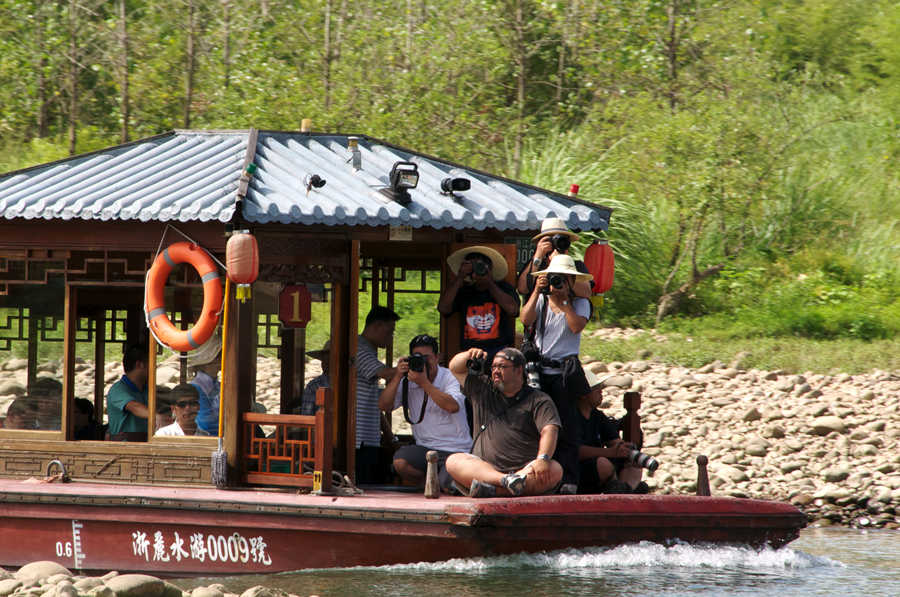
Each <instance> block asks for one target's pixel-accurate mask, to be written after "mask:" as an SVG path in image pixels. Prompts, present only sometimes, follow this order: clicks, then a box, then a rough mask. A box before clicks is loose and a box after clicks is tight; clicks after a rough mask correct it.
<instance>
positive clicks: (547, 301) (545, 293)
mask: <svg viewBox="0 0 900 597" xmlns="http://www.w3.org/2000/svg"><path fill="white" fill-rule="evenodd" d="M532 275H533V276H535V277H536V278H537V280H536V282H535V286H534V291H533V292H532V293H531V296H529V297H528V301H527V302H526V303H525V306H524V307H523V308H522V315H521V317H520V319H521V320H522V323H523V324H524V325H525V328H526V329H527V330H530V332H531V333H530V334H528V335H527V336H528V337H529V338H530V343H532V344H533V346H534V348H535V349H536V350H527V351H525V352H528V353H534V354H528V355H527V356H528V357H529V358H530V359H532V361H535V360H537V359H538V358H539V359H540V361H539V362H537V363H536V364H537V365H538V366H539V371H540V387H541V389H542V390H543V391H544V392H546V393H547V394H549V395H550V397H551V398H552V399H553V403H554V404H555V405H556V409H557V410H558V411H559V418H560V420H561V421H562V428H561V429H560V433H559V441H558V442H557V445H556V454H555V455H554V459H555V460H557V461H558V462H559V463H560V464H561V465H562V467H563V485H562V487H561V488H560V491H562V492H565V493H574V492H575V490H576V488H577V485H578V436H579V429H580V426H579V421H578V418H577V415H578V410H577V404H578V399H579V398H580V397H581V396H583V395H584V394H587V393H589V392H590V387H589V386H588V384H587V380H586V379H585V376H584V371H583V370H582V368H581V362H580V361H579V360H578V352H579V350H580V349H581V331H582V330H583V329H584V326H585V325H586V324H587V322H588V318H589V317H590V313H591V307H590V303H589V302H588V300H587V299H585V298H581V297H577V296H575V290H574V287H575V284H576V283H577V282H582V281H588V280H590V279H591V275H590V274H584V273H582V272H579V271H578V270H577V269H576V268H575V262H574V261H573V259H572V258H571V257H569V256H568V255H556V256H555V257H553V259H551V260H550V264H549V265H548V266H547V268H546V269H544V270H541V271H538V272H535V273H534V274H532Z"/></svg>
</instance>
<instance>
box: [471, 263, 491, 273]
mask: <svg viewBox="0 0 900 597" xmlns="http://www.w3.org/2000/svg"><path fill="white" fill-rule="evenodd" d="M472 271H473V272H475V274H476V275H478V276H484V275H486V274H487V273H488V266H487V263H485V262H484V261H476V262H475V263H473V264H472Z"/></svg>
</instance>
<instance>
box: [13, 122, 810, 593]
mask: <svg viewBox="0 0 900 597" xmlns="http://www.w3.org/2000/svg"><path fill="white" fill-rule="evenodd" d="M448 181H449V182H448ZM610 213H611V210H610V209H608V208H606V207H603V206H602V205H599V204H597V203H592V202H589V201H585V200H583V199H581V198H579V197H578V196H573V195H572V194H571V193H570V194H562V193H557V192H553V191H548V190H544V189H540V188H537V187H533V186H530V185H527V184H523V183H520V182H516V181H512V180H509V179H505V178H502V177H498V176H494V175H491V174H488V173H485V172H482V171H478V170H475V169H472V168H466V167H465V166H461V165H458V164H453V163H451V162H447V161H445V160H441V159H438V158H435V157H431V156H427V155H423V154H421V153H417V152H413V151H410V150H407V149H403V148H401V147H397V146H394V145H392V144H389V143H386V142H384V141H380V140H377V139H373V138H370V137H367V136H365V135H344V134H324V133H312V132H305V131H304V132H276V131H258V130H256V129H249V130H242V131H175V132H171V133H166V134H163V135H159V136H156V137H151V138H148V139H143V140H140V141H136V142H133V143H129V144H125V145H120V146H116V147H111V148H108V149H104V150H100V151H96V152H93V153H90V154H85V155H80V156H75V157H72V158H68V159H65V160H61V161H58V162H53V163H49V164H43V165H39V166H35V167H32V168H28V169H26V170H21V171H17V172H11V173H8V174H5V175H2V176H0V370H3V371H6V372H17V373H15V375H18V376H19V377H15V378H14V379H13V380H12V382H10V383H4V384H2V385H0V387H4V388H5V391H7V392H8V393H7V394H6V395H3V396H0V417H2V416H4V415H5V414H6V409H7V407H8V406H9V404H10V403H11V402H12V401H13V398H19V399H23V400H27V397H26V396H25V394H27V393H28V389H29V388H31V386H32V384H33V383H34V382H35V381H36V380H37V379H39V378H40V377H48V376H49V377H53V378H55V379H58V380H59V382H60V383H61V385H62V392H61V396H59V397H57V398H56V402H55V403H53V402H52V401H50V402H49V403H48V401H47V400H46V399H45V400H43V401H42V402H41V403H40V404H39V405H38V406H37V407H35V408H36V410H35V411H34V412H35V413H36V414H35V417H37V419H36V420H38V422H37V423H36V424H34V425H31V426H30V428H26V429H19V428H15V429H14V428H10V427H11V423H12V421H10V422H9V423H10V424H9V425H6V426H4V427H3V428H0V566H7V567H10V566H18V565H22V564H24V563H27V562H31V561H36V560H54V561H57V562H59V563H60V564H62V565H64V566H67V567H69V568H71V569H73V570H85V571H87V570H91V571H103V570H119V571H136V572H149V573H153V574H158V575H168V576H178V575H222V574H240V573H259V572H276V571H285V570H296V569H302V568H310V567H333V566H357V565H380V564H392V563H400V562H415V561H434V560H444V559H448V558H454V557H474V556H485V555H494V554H508V553H516V552H522V551H525V552H536V551H546V550H555V549H562V548H569V547H587V546H602V545H616V544H621V543H629V542H636V541H656V542H672V541H689V542H710V543H740V544H749V545H756V546H762V545H772V546H780V545H783V544H785V543H787V542H789V541H791V540H792V539H794V538H795V537H796V536H797V535H798V532H799V530H800V529H801V528H802V527H803V526H804V525H805V517H804V515H803V514H802V513H801V512H800V511H798V510H797V509H796V508H794V507H792V506H790V505H788V504H783V503H776V502H769V501H761V500H752V499H738V498H727V497H711V496H674V495H590V496H588V495H553V496H542V497H527V498H515V499H513V498H509V499H503V498H491V499H471V498H468V497H451V496H447V495H441V496H439V497H437V498H436V499H433V498H426V497H425V496H424V495H423V494H422V493H421V492H420V491H411V490H410V489H409V488H403V487H390V486H388V487H363V488H362V493H355V492H347V491H344V492H336V490H337V489H339V488H336V487H333V486H332V476H333V473H335V472H337V471H350V474H348V475H347V480H349V481H352V477H353V475H352V471H353V470H354V468H355V458H354V447H355V416H356V415H355V413H356V399H355V369H354V365H353V359H352V357H353V355H355V353H356V343H357V334H358V331H359V321H358V314H359V312H360V308H361V307H362V310H363V311H366V310H367V305H360V302H361V301H362V300H369V301H370V302H371V304H372V305H375V304H383V305H387V306H389V307H395V308H397V305H398V304H400V303H401V302H402V300H403V297H404V296H406V295H407V294H409V293H418V294H425V295H430V296H431V297H433V299H434V302H435V303H436V302H437V297H438V293H439V292H440V289H441V288H443V287H444V285H445V284H446V283H447V280H448V278H449V276H450V275H452V273H451V272H449V271H448V268H447V264H446V262H447V257H448V256H449V255H450V254H451V253H452V252H454V251H456V250H457V249H459V248H461V247H464V246H469V245H481V246H489V247H491V248H494V249H496V250H498V251H499V252H500V253H501V254H502V255H503V256H504V257H505V258H506V259H507V261H508V262H509V271H510V281H514V275H515V272H516V271H517V270H519V269H520V267H521V265H522V264H524V263H526V262H527V261H528V260H529V259H530V256H531V254H530V252H531V237H532V236H533V235H534V234H535V233H536V232H537V231H538V230H539V229H540V224H541V220H542V219H544V218H546V217H559V218H561V219H562V220H563V221H564V222H565V223H566V225H567V226H568V227H569V228H570V229H571V230H574V231H578V232H580V233H594V232H599V231H604V230H606V228H607V226H608V223H609V217H610ZM248 236H252V238H250V239H248V238H247V237H248ZM238 237H240V241H241V243H243V244H242V247H241V251H242V255H240V258H241V260H242V261H241V263H240V264H239V265H238V266H236V268H235V270H234V271H232V270H231V269H230V268H231V263H230V260H229V265H228V266H226V265H225V264H224V261H226V259H225V258H226V254H227V253H228V250H229V247H228V243H230V242H231V240H232V239H235V238H238ZM181 243H184V244H181ZM176 244H179V246H178V247H177V251H176V249H175V248H173V247H174V246H175V245H176ZM169 248H172V252H171V254H169V253H168V252H167V249H169ZM201 253H202V254H203V255H207V256H209V258H210V259H206V258H205V257H203V255H201ZM173 256H177V259H176V258H175V257H173ZM178 262H184V263H185V264H186V265H185V266H183V267H174V268H173V266H174V265H175V264H177V263H178ZM210 263H214V264H216V263H217V264H218V266H216V265H210ZM192 266H193V267H192ZM254 266H255V267H254ZM154 268H155V269H154ZM166 268H168V269H166ZM226 270H228V276H229V279H230V280H231V282H233V283H234V284H236V285H238V286H237V287H234V286H232V287H233V288H234V289H235V292H229V287H228V286H227V285H226V290H225V292H224V297H225V298H224V309H222V308H219V307H218V305H219V303H217V302H216V301H217V300H219V301H221V294H220V291H221V288H220V286H219V285H220V284H222V280H223V279H224V278H225V275H226ZM238 271H239V272H240V273H236V272H238ZM148 272H149V273H148ZM232 276H233V277H234V279H233V280H232V279H231V278H232ZM217 296H218V297H219V298H218V299H217ZM397 310H401V309H399V308H397ZM401 311H402V310H401ZM223 312H224V315H223ZM401 315H403V313H402V312H401ZM433 318H434V323H433V325H434V327H435V329H434V330H419V332H424V331H428V332H430V333H433V334H434V333H436V332H437V331H438V330H439V338H440V343H441V347H442V350H443V352H444V353H445V354H447V355H451V354H453V352H454V349H455V348H456V347H458V346H459V345H460V337H459V336H460V325H459V321H458V320H457V319H456V318H455V317H440V316H438V315H437V313H436V312H435V313H434V315H433ZM223 319H227V321H222V320H223ZM148 323H149V324H150V329H151V330H153V331H154V337H153V338H151V339H150V340H149V341H150V342H152V346H153V348H154V349H153V350H151V351H150V354H149V361H150V362H149V380H148V387H149V398H148V400H149V405H148V408H149V411H150V412H151V413H155V412H156V410H157V404H158V403H162V399H161V398H160V397H159V396H158V395H157V393H158V386H160V387H162V386H164V385H166V384H168V385H171V384H172V383H175V382H178V381H181V382H184V381H185V380H186V379H187V367H186V365H185V361H184V359H183V358H182V359H176V360H175V362H176V363H178V364H177V365H175V366H174V368H173V367H172V366H171V365H170V364H171V362H172V360H167V357H174V356H178V355H180V356H181V357H184V356H185V354H184V353H183V352H181V351H184V350H186V349H187V348H192V346H193V345H194V344H195V343H198V341H202V339H204V337H206V336H208V335H209V332H210V331H211V330H212V328H214V327H215V326H216V325H218V324H219V323H221V327H222V334H223V336H224V338H225V341H224V365H223V376H222V391H221V403H222V406H223V416H222V431H221V438H220V439H219V438H216V437H211V438H210V437H177V438H171V437H153V433H152V431H153V429H152V428H151V426H152V425H153V424H154V421H153V420H152V419H153V418H152V417H150V420H149V421H148V435H149V436H150V439H149V441H144V442H114V441H104V440H101V439H88V440H78V439H75V438H76V437H78V436H77V435H76V417H75V399H76V398H87V399H88V400H89V401H90V402H91V403H92V405H93V408H94V412H97V413H103V412H104V404H105V394H106V390H107V388H108V386H109V384H110V383H112V382H113V381H115V380H116V379H117V378H118V374H115V375H112V376H109V375H108V374H107V366H106V365H107V363H115V362H118V361H119V360H120V359H121V355H122V349H123V348H125V347H126V346H128V345H129V344H133V343H136V342H143V341H147V340H148V333H147V332H148ZM323 331H324V333H325V335H326V336H328V335H330V345H329V346H330V349H329V352H328V357H327V361H328V364H329V369H330V372H329V376H330V388H328V389H321V390H320V391H319V394H318V396H317V400H318V403H319V408H318V410H317V412H316V414H315V415H296V414H288V413H290V408H291V405H292V404H293V403H295V401H296V399H297V398H298V396H299V394H300V392H301V391H302V389H303V386H304V382H305V380H306V377H307V375H306V368H307V363H306V359H305V356H304V355H305V352H306V351H307V350H310V349H318V348H319V347H320V346H321V344H317V345H308V343H307V337H308V335H309V336H310V337H315V336H316V334H318V335H319V336H321V335H322V334H323ZM188 332H192V333H194V334H195V335H196V337H195V336H191V334H189V333H188ZM157 338H159V339H160V341H161V343H159V344H157ZM318 341H319V340H317V342H318ZM396 341H397V342H398V346H403V345H404V344H405V343H406V339H403V338H397V339H396ZM185 342H187V343H188V345H186V344H185ZM187 352H188V354H189V353H190V351H187ZM261 354H264V355H268V356H270V357H272V356H273V355H274V358H276V359H277V362H278V369H279V370H278V374H277V377H278V384H277V385H278V388H279V389H278V395H277V401H278V407H277V408H273V409H269V411H267V412H265V413H262V412H255V411H256V410H257V409H254V404H255V403H259V402H260V401H261V400H262V398H263V395H264V394H265V392H266V391H267V388H268V387H269V383H270V380H269V379H260V380H258V379H257V377H258V376H257V363H258V360H257V357H258V356H259V355H261ZM396 354H397V353H396V351H395V350H394V348H393V346H389V347H388V348H387V350H386V351H385V354H384V357H383V358H384V360H385V362H392V361H393V359H394V357H395V355H396ZM400 354H402V353H400ZM15 363H18V364H19V365H21V368H20V369H17V368H16V366H14V365H15ZM54 363H58V366H57V365H55V364H54ZM627 400H628V398H627V397H626V406H627V407H628V404H627ZM631 401H632V403H631V406H630V407H629V415H630V416H631V419H630V420H629V423H628V424H627V425H626V432H627V433H629V434H630V437H631V439H632V440H633V441H638V442H639V441H640V430H639V416H638V414H637V413H638V411H637V407H638V405H639V397H635V396H632V398H631ZM101 422H102V420H101ZM259 429H263V431H264V433H258V430H259ZM218 465H221V468H222V470H221V471H218V476H217V466H218ZM63 471H65V475H63ZM63 477H65V478H66V479H68V480H69V482H64V478H63ZM340 478H341V479H342V480H343V479H344V476H343V475H341V477H340ZM48 481H53V482H48ZM213 481H215V482H216V483H215V484H214V483H213ZM703 485H704V484H703V483H702V482H701V483H699V486H700V487H702V486H703Z"/></svg>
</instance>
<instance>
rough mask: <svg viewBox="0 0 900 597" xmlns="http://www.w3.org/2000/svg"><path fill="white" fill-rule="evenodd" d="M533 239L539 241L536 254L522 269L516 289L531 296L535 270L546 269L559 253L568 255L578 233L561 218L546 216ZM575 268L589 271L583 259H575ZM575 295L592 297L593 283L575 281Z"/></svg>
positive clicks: (582, 271)
mask: <svg viewBox="0 0 900 597" xmlns="http://www.w3.org/2000/svg"><path fill="white" fill-rule="evenodd" d="M531 240H533V241H535V242H537V246H535V248H534V254H533V255H532V256H531V257H532V258H531V261H529V262H528V263H527V264H526V265H525V267H523V268H522V271H521V272H520V273H519V279H518V283H517V284H516V290H518V291H519V294H521V295H522V296H529V295H530V294H531V291H532V290H534V276H532V274H533V273H534V272H537V271H540V270H542V269H546V268H547V266H548V265H550V260H551V259H553V258H554V257H556V256H557V255H568V254H569V247H570V246H571V245H572V243H573V242H575V241H577V240H578V235H577V234H575V233H574V232H572V231H571V230H569V228H568V227H567V226H566V223H565V222H563V221H562V219H561V218H545V219H544V221H543V222H541V231H540V232H539V233H538V234H536V235H535V236H534V238H532V239H531ZM575 268H576V269H577V270H578V271H580V272H581V273H584V274H586V273H588V270H587V266H586V265H585V264H584V262H583V261H577V260H576V261H575ZM574 289H575V296H581V297H584V298H590V296H591V284H590V282H588V281H578V282H576V283H575V286H574Z"/></svg>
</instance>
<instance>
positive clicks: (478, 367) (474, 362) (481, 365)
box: [466, 359, 489, 375]
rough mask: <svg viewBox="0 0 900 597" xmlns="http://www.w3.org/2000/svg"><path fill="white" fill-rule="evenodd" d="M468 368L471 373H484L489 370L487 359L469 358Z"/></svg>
mask: <svg viewBox="0 0 900 597" xmlns="http://www.w3.org/2000/svg"><path fill="white" fill-rule="evenodd" d="M466 369H468V370H469V374H470V375H482V374H484V373H487V372H488V371H489V369H488V364H487V359H469V360H468V361H466Z"/></svg>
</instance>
